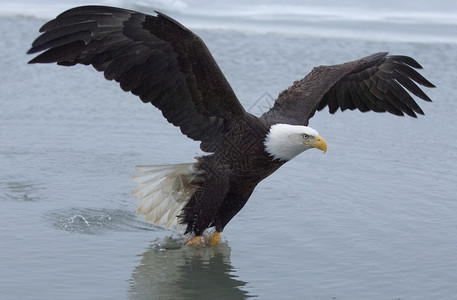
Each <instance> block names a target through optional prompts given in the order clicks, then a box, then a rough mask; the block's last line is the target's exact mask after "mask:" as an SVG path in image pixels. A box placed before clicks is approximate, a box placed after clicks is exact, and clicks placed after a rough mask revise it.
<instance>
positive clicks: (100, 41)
mask: <svg viewBox="0 0 457 300" xmlns="http://www.w3.org/2000/svg"><path fill="white" fill-rule="evenodd" d="M40 31H41V32H43V34H42V35H41V36H39V37H38V38H37V39H36V40H35V41H34V42H33V45H32V48H31V49H30V50H29V51H28V53H29V54H32V53H37V52H40V51H44V52H43V53H41V54H40V55H38V56H37V57H35V58H34V59H32V60H31V61H30V63H54V62H56V63H57V64H59V65H64V66H72V65H75V64H84V65H93V66H94V67H95V69H97V70H98V71H102V72H104V74H105V78H106V79H108V80H116V81H117V82H119V83H120V86H121V88H122V89H123V90H124V91H130V92H132V93H133V94H135V95H137V96H139V97H140V98H141V100H142V101H143V102H145V103H151V104H153V105H154V106H155V107H157V108H159V109H160V110H161V111H162V113H163V115H164V117H165V118H166V119H167V120H168V121H169V122H170V123H172V124H173V125H175V126H178V127H179V128H180V129H181V131H182V133H183V134H185V135H186V136H188V137H189V138H191V139H194V140H197V141H201V148H202V150H204V151H206V152H210V154H209V155H206V156H202V157H199V158H198V161H197V162H196V163H194V164H188V165H187V164H186V165H181V166H179V168H178V167H163V168H161V169H160V168H157V166H150V168H149V167H145V168H144V169H145V171H142V172H143V173H142V174H140V175H139V177H142V176H143V177H144V178H143V177H142V178H143V179H140V183H141V185H140V188H139V190H138V191H137V196H138V197H139V198H141V199H143V202H142V204H140V207H139V208H138V211H139V212H140V213H143V214H144V215H145V216H146V218H148V217H149V219H150V220H151V222H154V223H156V224H161V223H162V222H163V220H164V219H163V215H162V212H161V213H160V214H156V211H157V210H160V209H162V210H165V213H168V212H169V213H168V214H169V216H168V219H167V220H168V222H169V224H174V223H173V222H172V219H173V218H174V217H176V216H178V219H179V222H180V223H182V224H185V225H187V228H186V232H191V233H193V234H194V235H196V236H200V235H201V234H202V233H203V231H204V230H205V229H206V228H208V227H211V226H215V227H216V231H217V232H220V231H222V230H223V229H224V227H225V225H226V224H227V223H228V222H229V221H230V220H231V218H232V217H233V216H235V215H236V213H238V211H239V210H240V209H241V208H242V207H243V205H244V204H245V203H246V201H247V200H248V199H249V197H250V195H251V194H252V192H253V190H254V188H255V187H256V185H257V184H258V183H259V182H260V181H261V180H263V179H264V178H265V177H267V176H269V175H270V174H271V173H273V172H274V171H275V170H277V169H278V168H279V167H280V166H281V165H282V164H284V163H285V162H286V161H288V160H289V159H291V158H292V157H293V156H295V155H296V154H298V153H299V152H302V151H304V150H306V149H309V148H312V147H316V148H319V149H322V150H324V151H325V150H326V147H327V146H326V144H325V141H323V139H321V138H320V136H318V135H317V132H315V131H314V130H313V129H310V128H309V127H305V126H304V125H308V123H309V119H310V118H311V117H312V116H313V115H314V113H315V112H316V111H318V110H322V109H323V108H324V107H326V106H328V107H329V111H330V113H332V114H333V113H335V112H336V111H337V110H338V108H339V109H341V110H342V111H344V110H346V109H350V110H355V109H358V110H360V111H362V112H365V111H375V112H390V113H392V114H395V115H403V114H407V115H409V116H412V117H416V114H423V111H422V110H421V108H420V107H419V106H418V104H417V103H416V102H415V100H414V99H413V98H412V97H411V96H410V94H409V93H408V91H409V92H410V93H412V94H414V95H416V96H417V97H419V98H421V99H423V100H426V101H431V100H430V99H429V98H428V96H427V95H426V94H425V93H424V92H423V91H422V90H421V89H420V88H419V87H418V86H417V83H418V84H421V85H423V86H426V87H433V84H431V83H430V82H429V81H428V80H426V79H425V78H424V77H423V76H421V75H420V74H419V73H418V72H417V71H415V69H417V68H421V66H420V65H419V64H418V63H417V62H416V61H415V60H414V59H412V58H410V57H407V56H388V55H387V53H377V54H373V55H371V56H368V57H365V58H362V59H359V60H356V61H352V62H348V63H345V64H341V65H335V66H320V67H317V68H314V69H313V70H312V72H311V73H309V74H308V75H307V76H306V77H304V78H303V79H301V80H298V81H296V82H294V84H293V85H292V86H291V87H289V88H288V89H287V90H285V91H283V92H282V93H281V94H280V95H279V97H278V99H277V100H276V102H275V104H274V106H273V107H272V108H271V109H270V110H269V111H268V112H266V113H265V114H263V115H262V116H261V117H260V118H258V117H256V116H253V115H251V114H249V113H247V112H246V111H245V110H244V108H243V106H242V105H241V104H240V102H239V101H238V99H237V97H236V95H235V93H234V92H233V90H232V88H231V87H230V85H229V83H228V82H227V80H226V79H225V77H224V75H223V74H222V72H221V70H220V69H219V67H218V65H217V63H216V62H215V60H214V59H213V57H212V55H211V53H210V52H209V50H208V49H207V47H206V46H205V44H204V43H203V41H202V40H201V39H200V38H199V37H198V36H197V35H195V34H194V33H192V32H191V31H190V30H188V29H187V28H185V27H184V26H183V25H181V24H179V23H178V22H176V21H175V20H173V19H172V18H170V17H168V16H166V15H164V14H162V13H159V12H157V15H155V16H152V15H147V14H143V13H139V12H135V11H130V10H125V9H120V8H113V7H104V6H83V7H77V8H73V9H70V10H68V11H66V12H64V13H62V14H61V15H59V16H58V17H57V18H56V19H54V20H51V21H49V22H48V23H46V24H45V25H43V27H42V28H41V29H40ZM278 124H280V125H281V126H279V127H278V126H275V125H278ZM288 124H291V125H301V126H289V125H288ZM273 128H276V129H275V130H273ZM292 132H293V134H295V135H294V137H293V138H292V139H296V138H297V137H296V136H299V137H300V139H303V141H302V140H300V141H302V142H303V145H305V146H303V145H302V146H303V147H304V148H303V149H301V148H300V149H295V148H293V147H296V146H292V144H293V141H290V142H291V144H290V145H286V144H287V143H288V142H289V140H287V139H288V138H289V137H287V136H288V135H292ZM286 133H287V134H286ZM278 138H280V139H279V140H278ZM281 139H285V141H286V144H285V145H284V149H282V145H281V143H282V141H283V140H281ZM311 140H312V141H311ZM300 143H301V142H300ZM295 144H296V143H295ZM324 144H325V145H324ZM287 147H289V148H290V149H289V148H287ZM300 147H301V146H300ZM283 150H284V151H283ZM295 152H297V153H295ZM187 167H189V168H190V169H189V170H187V171H186V170H185V168H187ZM154 168H156V169H154ZM167 168H168V169H167ZM163 170H167V172H169V173H167V176H168V177H167V178H169V179H170V180H171V181H170V182H171V183H172V185H173V187H172V190H173V192H174V193H175V194H174V195H175V196H173V197H174V198H173V197H171V196H170V195H168V196H166V197H165V196H163V199H159V200H160V201H159V200H157V196H156V194H154V193H155V192H153V191H151V190H152V187H151V185H150V182H152V181H151V180H152V178H151V177H148V176H152V175H151V174H156V173H155V172H162V171H163ZM178 170H179V172H178ZM173 176H174V177H173ZM163 182H168V181H162V183H157V184H156V186H157V187H158V188H159V190H160V191H163V190H164V188H163V186H162V185H163V184H164V183H163ZM176 195H178V196H176ZM154 197H156V198H154ZM167 197H168V198H167ZM171 198H173V199H174V200H173V201H174V202H173V201H171V200H170V199H171ZM167 199H168V200H167ZM165 200H166V201H171V202H167V204H166V205H164V206H163V207H162V206H161V205H162V203H165V202H166V201H165ZM159 208H160V209H159ZM166 209H168V210H166Z"/></svg>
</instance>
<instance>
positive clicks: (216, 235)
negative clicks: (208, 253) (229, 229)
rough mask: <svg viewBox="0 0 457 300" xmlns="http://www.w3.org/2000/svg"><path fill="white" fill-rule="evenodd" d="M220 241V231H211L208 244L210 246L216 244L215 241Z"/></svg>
mask: <svg viewBox="0 0 457 300" xmlns="http://www.w3.org/2000/svg"><path fill="white" fill-rule="evenodd" d="M220 241H221V233H220V232H219V231H217V230H216V231H215V232H214V233H213V235H212V236H211V241H210V242H209V244H210V245H211V246H214V245H216V244H217V243H219V242H220Z"/></svg>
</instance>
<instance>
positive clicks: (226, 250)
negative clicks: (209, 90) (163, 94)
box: [0, 17, 457, 299]
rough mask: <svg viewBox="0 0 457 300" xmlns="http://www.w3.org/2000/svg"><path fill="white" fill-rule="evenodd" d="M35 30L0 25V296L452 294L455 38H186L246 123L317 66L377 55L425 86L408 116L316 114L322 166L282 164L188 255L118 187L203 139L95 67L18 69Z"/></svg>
mask: <svg viewBox="0 0 457 300" xmlns="http://www.w3.org/2000/svg"><path fill="white" fill-rule="evenodd" d="M42 23H43V21H42V20H37V19H31V18H21V17H1V18H0V26H1V28H2V32H1V35H2V38H1V39H0V58H1V59H0V69H1V70H2V79H1V81H0V91H1V94H0V101H1V104H2V108H1V109H0V169H1V172H0V203H1V204H0V205H1V208H2V209H1V210H0V228H1V230H0V249H1V251H0V291H1V298H2V299H81V298H86V299H125V298H130V299H189V298H194V299H215V298H216V297H219V299H245V298H248V297H251V296H256V297H258V298H260V299H455V298H456V297H457V285H456V284H455V283H456V282H457V214H456V212H457V203H456V200H457V182H456V179H457V171H456V169H457V154H456V153H457V130H456V129H457V126H456V118H455V113H456V112H457V101H456V100H457V99H456V98H455V94H454V87H455V83H456V82H457V75H456V73H455V65H456V62H457V46H456V45H455V44H432V43H401V42H374V41H368V40H357V39H325V38H317V37H306V36H284V35H278V34H252V33H251V34H249V33H242V32H234V31H208V30H200V31H198V33H199V34H200V35H201V37H202V38H203V39H204V40H205V41H206V43H207V45H208V47H209V48H210V50H211V51H212V52H213V54H214V56H215V58H216V60H217V61H218V62H219V64H220V66H221V68H222V70H223V71H224V73H225V74H226V76H227V78H228V80H229V81H230V83H231V84H232V86H233V88H234V90H235V91H236V93H237V95H238V97H239V99H240V101H241V102H242V103H243V105H244V106H245V107H247V108H248V107H250V108H251V111H253V112H254V113H257V111H259V112H260V111H261V110H262V109H263V108H264V106H265V105H267V104H268V102H269V96H268V95H272V97H273V98H275V97H276V95H277V94H278V93H279V92H280V91H282V90H283V89H285V88H287V87H288V86H289V85H290V84H291V83H292V82H293V81H294V80H296V79H298V78H301V77H303V76H304V75H305V74H307V73H308V72H309V71H310V70H311V68H312V67H313V66H315V65H321V64H335V63H341V62H344V61H348V60H352V59H356V58H360V57H363V56H366V55H368V54H371V53H374V52H378V51H390V52H392V53H394V54H405V55H410V56H412V57H414V58H416V59H417V60H418V61H419V62H420V63H421V64H422V65H423V66H424V68H425V69H424V70H423V71H422V74H424V75H425V76H426V77H427V78H428V79H430V80H431V81H432V82H433V83H435V84H436V85H437V86H438V88H437V89H433V90H427V92H428V94H429V95H430V97H431V98H432V99H433V100H434V103H425V102H421V103H420V104H421V106H422V107H423V109H424V111H425V113H426V115H425V116H420V117H419V118H418V119H412V118H399V117H395V116H391V115H387V114H375V113H366V114H362V113H359V112H344V113H341V112H338V113H337V114H335V115H330V114H328V113H327V112H326V111H322V112H319V113H317V114H316V116H315V117H314V118H313V119H312V120H311V123H310V126H312V127H313V128H315V129H317V130H318V131H319V133H320V134H321V135H322V136H323V137H324V138H325V139H326V140H327V142H328V146H329V148H328V152H327V154H326V155H322V153H321V152H320V151H313V150H310V151H307V152H305V153H303V154H302V155H300V156H299V157H297V158H296V159H294V160H293V161H292V162H289V163H288V164H286V165H285V166H284V167H282V168H281V169H280V170H279V171H277V172H276V173H275V174H273V175H272V176H270V177H269V178H267V179H266V180H265V181H263V182H262V183H261V184H260V185H259V186H258V188H257V189H256V191H255V192H254V194H253V195H252V197H251V199H250V200H249V202H248V203H247V205H246V206H245V208H244V209H243V210H242V211H241V212H240V213H239V214H238V215H237V216H236V217H235V218H234V219H233V220H232V221H231V223H229V225H228V226H227V227H226V230H225V231H224V232H223V234H222V240H223V241H222V243H221V244H219V245H218V246H217V247H214V248H202V249H193V248H181V247H180V245H181V243H182V242H183V240H182V238H181V237H180V235H179V233H177V232H173V231H167V230H164V229H162V228H158V227H155V226H153V225H150V224H148V223H146V222H144V221H143V220H142V218H141V217H140V216H137V215H136V214H135V208H136V205H137V200H136V199H134V198H132V196H131V195H130V192H131V190H132V189H133V188H134V187H135V184H134V183H133V182H132V181H131V176H132V175H133V174H134V166H135V165H137V164H162V163H181V162H190V161H192V160H193V157H194V156H195V155H199V154H201V151H200V150H199V148H198V143H196V142H193V141H191V140H189V139H187V138H185V137H184V136H182V134H181V133H180V131H179V129H177V128H175V127H173V126H171V125H170V124H168V123H167V122H166V121H165V120H164V119H163V117H162V116H161V113H160V112H159V111H158V110H157V109H155V108H154V107H152V106H150V105H145V104H142V103H141V101H140V100H139V99H137V98H136V97H134V96H132V95H130V94H128V93H123V92H121V90H120V89H119V87H118V86H117V84H116V83H114V82H107V81H106V80H104V79H103V76H102V74H99V73H97V72H96V71H95V70H93V69H92V68H89V67H72V68H63V67H58V66H55V65H33V66H32V65H27V64H26V62H27V61H28V60H29V59H30V57H27V56H26V55H25V52H26V50H27V49H28V48H29V46H30V43H31V42H32V41H33V39H34V38H35V37H36V36H37V34H38V32H37V30H38V28H39V27H40V26H41V25H42ZM265 93H267V94H265ZM262 97H263V98H262ZM259 98H261V99H260V101H257V100H259ZM265 103H267V104H265Z"/></svg>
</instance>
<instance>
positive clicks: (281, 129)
mask: <svg viewBox="0 0 457 300" xmlns="http://www.w3.org/2000/svg"><path fill="white" fill-rule="evenodd" d="M303 134H308V135H313V136H318V135H319V134H318V133H317V131H316V130H314V129H312V128H311V127H307V126H300V125H290V124H275V125H273V126H271V127H270V131H269V132H268V134H267V136H266V138H265V142H264V145H265V151H266V152H267V153H268V154H269V155H270V156H272V157H273V159H279V160H291V159H292V158H294V157H295V156H297V155H298V154H300V153H302V152H303V151H305V150H308V149H310V148H311V147H308V146H306V145H304V144H303V136H302V135H303Z"/></svg>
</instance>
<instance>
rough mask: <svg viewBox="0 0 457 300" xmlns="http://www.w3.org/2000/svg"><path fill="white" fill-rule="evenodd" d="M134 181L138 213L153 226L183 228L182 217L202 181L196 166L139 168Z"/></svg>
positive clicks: (177, 165) (133, 193)
mask: <svg viewBox="0 0 457 300" xmlns="http://www.w3.org/2000/svg"><path fill="white" fill-rule="evenodd" d="M135 168H136V170H137V171H138V174H136V175H134V176H133V181H135V182H138V183H139V186H138V187H137V188H136V189H135V190H134V191H133V192H132V195H133V196H134V197H135V198H138V199H140V200H141V202H140V204H139V205H138V207H137V210H136V212H137V213H138V214H141V215H143V216H144V219H145V220H146V221H148V222H150V223H152V224H154V225H157V226H164V227H165V228H170V227H175V226H176V227H177V228H178V229H179V228H180V227H181V226H180V225H181V224H180V222H179V217H178V216H179V215H180V213H181V210H182V209H183V208H184V206H185V205H186V204H187V202H189V199H190V197H192V195H193V194H194V193H195V191H196V190H197V188H198V186H199V184H200V183H201V182H202V181H203V177H202V176H201V175H202V174H203V173H202V171H199V170H197V169H196V168H195V163H186V164H174V165H152V166H136V167H135Z"/></svg>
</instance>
